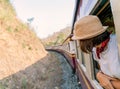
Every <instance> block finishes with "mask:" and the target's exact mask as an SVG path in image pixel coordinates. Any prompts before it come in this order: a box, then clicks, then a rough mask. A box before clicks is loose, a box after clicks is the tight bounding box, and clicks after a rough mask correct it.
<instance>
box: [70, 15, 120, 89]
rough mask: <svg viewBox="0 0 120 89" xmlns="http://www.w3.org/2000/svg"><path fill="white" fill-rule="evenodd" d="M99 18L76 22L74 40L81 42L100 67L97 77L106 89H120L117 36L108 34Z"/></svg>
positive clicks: (119, 61) (81, 45) (84, 18)
mask: <svg viewBox="0 0 120 89" xmlns="http://www.w3.org/2000/svg"><path fill="white" fill-rule="evenodd" d="M107 29H108V26H102V23H101V22H100V20H99V18H98V17H97V16H94V15H89V16H85V17H83V18H81V19H80V20H78V21H76V23H75V26H74V32H73V37H72V39H73V40H79V42H80V48H81V50H82V51H83V52H85V53H92V54H93V57H94V59H95V60H96V61H97V62H98V63H99V65H100V71H99V72H98V73H97V75H96V77H97V79H98V81H99V83H100V84H101V86H102V87H104V88H105V89H120V57H119V53H118V46H117V41H116V35H115V34H111V33H110V32H108V30H107Z"/></svg>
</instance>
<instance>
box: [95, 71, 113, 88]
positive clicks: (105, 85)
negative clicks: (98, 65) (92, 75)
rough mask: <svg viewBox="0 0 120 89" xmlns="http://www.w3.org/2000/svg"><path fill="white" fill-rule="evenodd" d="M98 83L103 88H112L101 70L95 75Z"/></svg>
mask: <svg viewBox="0 0 120 89" xmlns="http://www.w3.org/2000/svg"><path fill="white" fill-rule="evenodd" d="M96 77H97V79H98V81H99V83H100V85H101V86H102V87H103V88H105V89H114V88H113V86H112V83H111V82H110V79H109V78H107V77H106V76H105V75H104V74H103V73H102V72H98V73H97V75H96Z"/></svg>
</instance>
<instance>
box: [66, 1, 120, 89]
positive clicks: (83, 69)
mask: <svg viewBox="0 0 120 89" xmlns="http://www.w3.org/2000/svg"><path fill="white" fill-rule="evenodd" d="M118 4H119V2H118V0H76V7H75V13H74V18H73V25H72V31H71V34H73V31H74V23H75V22H76V21H77V20H79V19H80V18H82V17H84V16H87V15H97V16H98V17H99V19H100V20H101V22H102V24H103V25H104V26H109V30H110V31H112V34H116V35H117V41H118V47H119V43H120V39H119V36H120V35H119V34H120V30H119V28H120V26H119V22H120V17H119V14H120V13H119V12H120V11H119V8H120V6H119V5H118ZM88 30H89V29H88ZM68 45H69V47H70V48H69V49H70V50H69V51H70V53H73V54H75V55H76V73H77V75H78V77H79V80H80V83H81V86H82V87H83V89H103V88H102V87H101V86H100V84H99V82H98V81H97V79H96V76H95V75H96V73H97V72H98V70H99V65H98V64H97V62H96V61H94V59H93V57H92V54H90V55H89V54H86V53H83V52H82V51H81V50H80V45H79V41H73V40H72V39H70V41H69V43H68ZM119 48H120V47H119Z"/></svg>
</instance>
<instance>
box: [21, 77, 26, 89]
mask: <svg viewBox="0 0 120 89" xmlns="http://www.w3.org/2000/svg"><path fill="white" fill-rule="evenodd" d="M22 89H27V81H26V79H25V78H24V79H22Z"/></svg>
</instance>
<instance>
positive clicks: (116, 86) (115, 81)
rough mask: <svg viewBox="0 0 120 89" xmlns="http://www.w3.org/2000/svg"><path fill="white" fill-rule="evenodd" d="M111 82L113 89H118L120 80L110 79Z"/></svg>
mask: <svg viewBox="0 0 120 89" xmlns="http://www.w3.org/2000/svg"><path fill="white" fill-rule="evenodd" d="M111 83H112V85H113V87H114V88H115V89H120V80H119V79H117V80H111Z"/></svg>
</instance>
